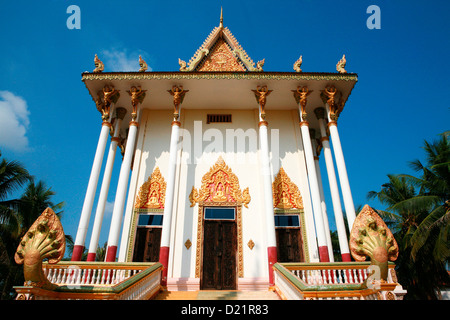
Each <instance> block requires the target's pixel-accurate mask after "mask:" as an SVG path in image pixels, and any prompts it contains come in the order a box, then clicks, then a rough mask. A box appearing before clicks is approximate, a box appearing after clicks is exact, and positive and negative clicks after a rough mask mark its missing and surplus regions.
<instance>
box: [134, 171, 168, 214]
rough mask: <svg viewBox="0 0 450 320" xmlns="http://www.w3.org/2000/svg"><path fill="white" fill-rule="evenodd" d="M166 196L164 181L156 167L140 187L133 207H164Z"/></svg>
mask: <svg viewBox="0 0 450 320" xmlns="http://www.w3.org/2000/svg"><path fill="white" fill-rule="evenodd" d="M165 198H166V182H165V181H164V178H163V176H162V175H161V172H160V171H159V168H158V167H156V168H155V170H154V171H153V173H152V174H151V176H150V177H148V179H147V181H146V182H144V184H143V185H142V186H141V187H140V189H139V192H138V195H137V196H136V201H135V203H134V208H135V209H164V201H165Z"/></svg>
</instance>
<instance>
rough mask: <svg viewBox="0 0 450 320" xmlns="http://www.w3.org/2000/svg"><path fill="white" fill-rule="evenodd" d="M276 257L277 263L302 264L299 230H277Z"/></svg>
mask: <svg viewBox="0 0 450 320" xmlns="http://www.w3.org/2000/svg"><path fill="white" fill-rule="evenodd" d="M276 237H277V255H278V261H279V262H304V261H305V260H304V257H303V241H302V235H301V232H300V228H277V229H276Z"/></svg>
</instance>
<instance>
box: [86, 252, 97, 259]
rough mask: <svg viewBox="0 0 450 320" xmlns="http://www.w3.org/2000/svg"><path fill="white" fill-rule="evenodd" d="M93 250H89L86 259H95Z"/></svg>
mask: <svg viewBox="0 0 450 320" xmlns="http://www.w3.org/2000/svg"><path fill="white" fill-rule="evenodd" d="M95 255H96V253H95V252H89V253H88V256H87V259H86V261H95Z"/></svg>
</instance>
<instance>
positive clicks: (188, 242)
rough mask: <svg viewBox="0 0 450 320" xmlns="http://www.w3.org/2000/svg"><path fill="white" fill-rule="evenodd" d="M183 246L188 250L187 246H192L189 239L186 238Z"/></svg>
mask: <svg viewBox="0 0 450 320" xmlns="http://www.w3.org/2000/svg"><path fill="white" fill-rule="evenodd" d="M184 246H185V247H186V249H188V250H189V248H190V247H191V246H192V242H191V240H189V239H187V240H186V242H185V243H184Z"/></svg>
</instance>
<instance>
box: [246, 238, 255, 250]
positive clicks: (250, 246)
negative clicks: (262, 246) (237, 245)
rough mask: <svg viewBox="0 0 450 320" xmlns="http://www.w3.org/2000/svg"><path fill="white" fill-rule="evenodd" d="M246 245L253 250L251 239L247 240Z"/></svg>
mask: <svg viewBox="0 0 450 320" xmlns="http://www.w3.org/2000/svg"><path fill="white" fill-rule="evenodd" d="M247 246H248V247H249V248H250V250H253V248H254V247H255V243H254V242H253V240H252V239H250V240H249V241H248V243H247Z"/></svg>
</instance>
